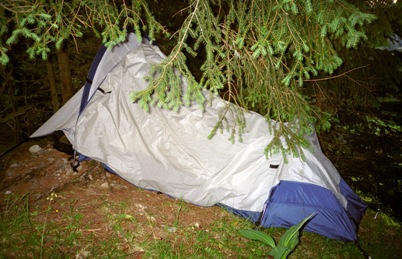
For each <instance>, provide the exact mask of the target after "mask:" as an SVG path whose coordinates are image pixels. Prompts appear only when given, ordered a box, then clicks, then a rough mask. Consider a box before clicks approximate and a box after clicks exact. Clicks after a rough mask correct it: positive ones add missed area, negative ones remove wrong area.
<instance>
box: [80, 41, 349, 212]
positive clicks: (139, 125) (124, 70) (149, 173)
mask: <svg viewBox="0 0 402 259" xmlns="http://www.w3.org/2000/svg"><path fill="white" fill-rule="evenodd" d="M164 58H165V56H164V55H163V54H162V53H161V52H160V50H159V49H158V48H157V47H155V46H152V45H147V44H142V45H140V46H139V47H138V48H136V49H135V50H134V51H132V52H130V53H129V54H128V55H127V57H126V58H124V59H123V60H122V61H121V63H119V64H118V65H117V66H116V67H115V68H114V70H113V71H112V72H111V73H109V74H108V76H107V77H106V78H105V80H104V81H103V83H102V84H101V88H102V89H103V90H104V91H106V92H109V91H110V93H109V94H103V93H101V92H99V91H98V92H96V93H95V94H94V96H93V97H92V99H91V101H90V102H89V104H88V106H87V107H86V108H85V110H84V111H83V113H82V114H81V116H80V117H79V119H78V122H77V125H76V134H75V141H74V143H73V146H74V148H75V149H76V150H78V151H79V152H80V153H81V154H83V155H85V156H87V157H90V158H92V159H95V160H98V161H100V162H102V163H104V164H106V165H107V166H108V167H110V168H111V169H112V170H113V171H114V172H116V173H117V174H119V175H120V176H121V177H123V178H125V179H126V180H127V181H129V182H131V183H133V184H134V185H136V186H139V187H142V188H146V189H151V190H157V191H160V192H163V193H165V194H168V195H170V196H172V197H175V198H178V199H182V200H184V201H187V202H191V203H194V204H197V205H201V206H211V205H214V204H217V203H220V204H224V205H226V206H230V207H232V208H234V209H238V210H245V211H256V212H261V211H262V210H263V209H264V206H265V203H266V201H267V198H268V197H269V195H270V191H271V188H272V187H273V186H275V185H277V184H278V183H279V182H280V181H281V180H289V179H291V180H292V181H298V182H308V183H312V184H315V185H318V186H321V187H324V188H327V189H329V190H330V191H331V192H332V193H333V194H334V196H335V197H336V198H337V199H338V200H339V202H340V203H341V205H342V206H343V207H344V208H346V207H347V200H346V199H345V197H344V196H343V195H342V194H341V192H340V190H339V182H340V179H341V178H340V176H339V174H338V172H337V171H336V169H335V168H334V167H333V165H332V163H331V162H330V161H329V160H328V159H326V158H325V156H324V155H323V154H322V153H321V150H320V148H319V146H318V141H317V139H316V136H315V135H312V136H309V139H310V141H311V142H312V144H313V147H314V153H312V151H310V150H304V152H305V155H306V160H305V161H301V160H300V159H298V158H292V157H289V161H288V163H287V164H285V163H284V162H283V158H282V156H281V155H274V156H272V157H270V158H269V159H267V158H266V157H265V155H264V148H265V146H266V145H267V143H269V142H270V140H271V136H270V135H269V134H268V125H267V122H266V121H265V118H264V117H263V116H261V115H259V114H256V113H253V112H250V113H245V118H246V129H245V133H244V134H243V135H242V139H243V142H241V143H240V142H238V141H236V142H235V143H234V144H232V143H231V142H230V141H229V140H228V139H229V137H230V133H229V132H226V131H223V132H222V133H220V132H218V133H217V134H216V135H215V136H214V137H213V138H212V139H211V140H209V139H208V138H207V136H208V135H209V133H210V132H211V130H212V128H213V126H214V125H215V123H216V120H217V115H218V113H219V111H220V109H221V108H223V107H224V105H226V103H225V102H224V101H223V100H222V99H220V98H214V99H213V102H212V104H211V105H210V106H207V107H206V109H205V111H204V112H202V111H201V110H200V109H199V108H198V106H197V105H192V106H190V107H182V108H181V109H180V110H179V112H177V113H176V112H173V111H168V110H163V109H158V108H154V107H152V108H151V111H150V112H149V113H147V112H145V111H144V110H143V109H141V108H140V107H139V105H138V104H137V103H133V102H132V101H131V100H130V99H129V94H130V93H131V92H133V91H139V90H143V89H145V88H146V87H147V82H146V81H145V80H144V76H146V75H147V74H148V72H149V71H150V69H151V65H152V64H155V63H158V62H161V61H162V60H163V59H164ZM271 164H274V165H279V167H278V168H270V165H271Z"/></svg>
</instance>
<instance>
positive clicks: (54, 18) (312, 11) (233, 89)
mask: <svg viewBox="0 0 402 259" xmlns="http://www.w3.org/2000/svg"><path fill="white" fill-rule="evenodd" d="M146 2H147V1H145V0H133V1H107V0H101V1H99V0H79V1H78V0H72V1H62V0H53V1H44V0H39V1H38V0H37V1H23V0H22V1H12V0H5V1H2V3H0V22H1V23H2V25H4V24H6V25H7V26H1V28H3V29H1V31H0V61H1V63H2V64H6V63H7V62H8V56H7V51H8V49H9V48H11V46H12V45H13V44H15V43H16V42H18V40H19V39H21V38H24V39H25V40H26V39H28V40H29V41H30V42H32V44H31V45H30V47H29V48H28V50H27V52H28V54H29V56H30V57H34V56H37V55H39V56H41V57H42V58H46V57H47V54H48V53H49V51H50V47H51V46H55V47H56V48H59V47H60V46H61V43H62V42H63V41H65V40H66V39H68V38H69V37H70V36H71V37H72V38H73V39H74V38H76V37H81V36H82V35H83V33H84V31H85V29H88V28H89V29H92V30H93V31H94V32H95V33H96V34H97V35H98V36H99V37H101V38H102V41H103V42H104V43H105V44H106V46H108V47H111V46H113V45H115V44H117V43H118V42H120V41H123V40H124V38H125V35H126V33H127V30H128V28H129V27H132V28H134V30H135V32H136V33H137V35H138V37H141V31H147V32H148V34H149V37H150V38H151V39H154V35H155V33H156V32H162V33H165V34H166V35H167V32H166V31H165V29H164V28H163V27H162V25H161V24H159V23H158V22H157V21H156V20H155V18H154V17H153V15H152V13H151V9H152V8H150V6H149V5H148V4H147V3H146ZM188 2H189V5H188V7H187V8H185V9H184V10H181V13H187V14H186V19H185V20H184V22H183V24H182V26H181V28H180V29H179V30H178V31H177V32H176V33H175V34H174V36H175V39H177V43H176V45H175V46H174V48H173V49H172V51H171V52H170V54H169V55H168V57H167V59H166V60H164V61H163V62H162V63H161V64H158V65H157V66H155V67H153V69H152V71H151V73H150V75H149V76H148V80H149V88H148V89H146V90H144V91H141V92H137V93H133V94H132V98H133V100H135V101H138V102H139V103H140V105H141V106H142V107H143V108H144V109H145V110H149V108H150V106H157V107H162V108H165V109H173V110H178V109H179V108H180V106H181V105H191V104H192V103H193V102H196V103H198V104H199V105H200V107H201V109H202V108H203V107H205V106H206V105H208V103H209V102H208V101H209V100H210V98H211V97H213V96H214V95H218V94H221V95H222V96H224V98H225V99H226V100H227V101H228V103H227V105H226V107H225V108H224V109H223V110H222V111H221V113H220V116H219V118H217V124H216V127H215V129H214V130H213V132H211V135H210V136H209V137H212V136H213V135H214V134H215V133H216V132H218V130H224V129H229V130H231V132H232V138H231V140H232V141H235V140H236V136H238V139H237V140H241V134H242V132H243V130H244V127H245V122H244V118H243V116H242V114H243V113H244V112H248V111H250V110H251V111H255V112H258V113H260V114H262V115H263V116H265V118H266V119H267V121H268V122H269V127H270V131H271V133H272V134H273V136H274V139H273V141H272V142H271V143H267V148H266V154H267V155H269V154H271V152H282V153H283V154H289V153H290V154H293V155H296V156H298V155H302V149H301V147H308V142H307V141H306V140H305V139H304V136H305V135H306V134H309V133H311V132H312V131H313V130H314V129H316V130H318V131H320V130H326V129H329V128H330V126H331V118H332V117H331V113H330V112H329V110H327V111H325V110H322V109H320V108H321V107H320V106H319V105H316V102H317V100H316V99H314V98H309V93H310V91H309V89H308V87H306V81H309V80H315V79H317V78H318V77H325V76H328V74H334V73H337V71H338V70H337V69H339V67H340V66H341V65H342V64H344V63H345V62H346V61H348V60H345V59H344V58H343V59H342V57H341V55H340V54H339V53H340V51H341V50H343V49H353V48H356V47H358V45H359V44H360V43H361V42H362V41H364V40H366V39H367V38H368V33H367V28H368V27H367V25H368V24H370V23H372V22H373V21H374V20H375V19H376V16H375V15H373V14H372V13H373V12H372V10H369V9H365V12H363V11H361V10H363V9H362V8H360V6H359V8H360V9H359V8H357V7H356V6H357V5H358V3H359V2H356V3H355V5H352V4H351V1H344V0H336V1H335V0H332V1H331V0H330V1H312V0H277V1H270V0H253V1H252V0H245V1H235V0H191V1H188ZM155 5H156V7H155V8H157V3H155ZM7 30H8V31H7ZM381 37H382V39H383V38H384V35H382V36H381ZM381 37H380V35H379V37H378V39H381ZM379 41H381V40H379ZM190 42H191V44H190ZM200 52H205V58H204V57H202V58H200V59H202V65H201V66H200V70H201V72H202V75H201V77H200V78H199V79H198V78H195V77H194V76H193V74H192V73H191V72H190V70H189V68H188V65H187V64H186V61H187V57H188V55H191V56H197V55H198V53H200ZM184 80H185V81H186V82H187V84H188V87H187V88H186V89H183V88H182V82H183V81H184ZM205 89H206V90H209V92H210V93H211V95H210V96H208V95H204V93H205V91H204V90H205ZM233 104H236V105H233ZM282 138H284V139H285V142H283V141H281V139H282Z"/></svg>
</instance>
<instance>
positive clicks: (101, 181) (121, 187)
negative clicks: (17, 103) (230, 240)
mask: <svg viewBox="0 0 402 259" xmlns="http://www.w3.org/2000/svg"><path fill="white" fill-rule="evenodd" d="M34 145H39V146H40V147H41V149H40V150H39V151H37V152H34V153H32V152H30V150H29V149H30V148H31V147H32V146H34ZM70 158H71V157H69V155H67V154H65V153H62V152H59V151H57V150H55V149H54V148H53V147H52V144H51V143H50V142H45V141H42V142H37V143H34V142H29V143H24V144H23V145H21V146H19V147H18V148H16V149H15V150H13V151H12V152H10V153H8V154H7V155H5V156H3V157H2V158H1V159H0V169H2V170H1V175H0V180H1V182H0V204H1V206H4V204H5V200H6V198H7V196H9V195H20V196H23V195H27V194H29V204H30V207H31V208H37V209H39V210H46V208H47V206H48V205H49V197H51V195H52V193H56V194H57V201H58V203H57V204H53V205H52V208H54V211H52V213H51V219H52V220H58V217H59V216H58V215H62V214H63V213H64V214H65V213H66V212H67V211H68V210H71V207H72V206H74V208H76V209H77V208H78V209H79V212H80V214H81V215H83V218H82V220H84V221H86V222H87V223H88V224H90V226H91V227H90V229H87V230H86V231H91V232H92V234H95V235H97V236H98V237H99V238H100V239H102V237H101V235H108V233H109V232H108V229H107V228H108V227H110V226H108V225H107V224H105V216H104V215H105V214H104V213H103V215H101V214H102V211H103V212H104V211H105V210H104V209H103V210H101V209H100V208H104V207H105V205H104V204H105V203H107V204H108V206H109V208H108V209H109V210H110V213H113V209H112V208H110V204H116V205H118V204H123V203H124V204H125V205H124V211H125V213H127V215H130V216H133V217H134V218H136V219H140V222H138V223H139V224H138V225H139V226H141V228H143V229H142V230H141V231H145V232H148V233H150V235H151V236H150V237H149V236H148V237H147V238H151V239H163V238H164V235H166V227H169V226H170V227H171V226H174V222H175V221H178V220H179V221H180V225H181V226H183V225H185V226H190V227H194V228H206V227H208V225H210V224H212V223H213V222H214V221H217V220H225V218H228V217H230V216H231V214H229V213H228V212H226V211H224V210H223V209H222V208H219V207H216V206H214V207H208V208H204V207H198V206H195V205H191V204H185V205H184V206H185V209H182V208H183V206H182V205H180V203H183V202H181V201H178V200H175V199H172V198H170V197H168V196H166V195H164V194H160V193H157V192H152V191H147V190H142V189H139V188H137V187H135V186H133V185H131V184H130V183H128V182H126V181H125V180H123V179H122V178H120V177H119V176H117V175H114V174H111V173H108V172H106V171H105V170H104V169H103V167H102V165H101V164H100V163H98V162H95V161H84V162H82V163H81V165H80V166H79V167H78V168H77V172H75V171H74V170H73V168H72V166H71V162H72V161H71V160H70ZM63 204H69V205H65V206H64V205H63ZM178 210H180V213H178ZM119 213H121V211H120V212H119ZM178 217H180V218H178ZM59 218H61V217H59ZM60 220H61V219H60ZM84 223H85V222H84ZM136 231H138V230H136ZM138 253H141V251H139V252H138Z"/></svg>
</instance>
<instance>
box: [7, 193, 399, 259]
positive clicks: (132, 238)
mask: <svg viewBox="0 0 402 259" xmlns="http://www.w3.org/2000/svg"><path fill="white" fill-rule="evenodd" d="M100 204H101V205H99V206H95V207H92V206H93V205H92V204H89V205H87V207H89V208H87V210H88V209H89V210H90V211H91V213H92V214H91V215H87V214H88V213H87V212H88V211H86V210H85V208H84V207H79V206H78V205H77V201H75V200H68V199H65V198H64V199H61V198H60V197H57V196H55V195H53V196H50V197H49V199H48V200H46V201H43V202H42V203H41V204H40V205H37V206H36V207H34V208H31V207H30V202H29V196H28V195H26V196H23V197H15V196H12V195H9V196H7V199H6V200H5V203H4V204H3V205H2V208H1V211H0V235H1V236H0V258H27V257H29V258H61V257H62V258H65V257H71V258H135V257H142V258H194V257H196V258H261V257H267V255H268V253H269V251H270V248H269V247H267V246H265V245H263V244H261V243H260V242H257V241H252V240H249V239H247V238H245V237H243V236H241V235H240V234H239V230H240V229H249V228H254V225H253V224H252V223H250V222H249V221H247V220H243V219H241V218H238V217H236V216H233V215H231V214H223V215H224V216H222V217H221V219H220V220H216V221H214V222H212V223H211V224H209V225H202V226H200V225H198V223H196V222H193V223H188V222H187V223H184V222H183V221H182V217H181V216H182V213H185V212H188V211H190V210H191V207H188V206H187V205H186V204H185V203H183V202H182V201H176V202H173V206H174V208H175V209H174V210H173V212H174V214H175V215H171V216H172V217H171V221H170V223H168V224H166V223H163V224H162V223H161V222H159V221H158V218H157V215H155V214H153V213H154V212H152V210H150V208H147V207H145V206H143V205H140V204H138V203H135V202H133V201H132V200H130V199H129V198H128V199H125V200H124V201H122V202H117V203H112V202H108V201H107V200H102V201H100ZM165 205H166V204H165ZM161 206H164V204H161ZM374 217H375V212H373V211H368V212H367V214H366V216H365V219H364V220H363V222H362V224H361V227H360V229H359V236H360V245H361V247H363V249H364V250H365V251H366V252H367V253H368V254H369V255H370V256H371V258H373V259H374V258H398V256H399V255H400V254H401V248H399V243H400V240H401V239H400V238H401V231H400V227H399V226H397V225H392V224H389V223H388V221H387V220H386V219H384V218H383V217H380V216H379V217H376V218H375V219H374ZM263 231H264V232H265V233H267V234H269V235H270V236H272V237H273V238H274V240H275V241H276V242H278V240H279V239H280V238H281V236H283V234H284V233H285V231H286V229H280V228H270V229H264V230H263ZM289 258H364V255H363V253H362V252H361V250H360V249H359V247H358V246H357V245H356V244H354V243H343V242H339V241H335V240H330V239H328V238H325V237H322V236H319V235H316V234H313V233H307V232H303V233H302V235H301V237H300V245H298V246H297V247H296V249H295V250H294V252H293V253H291V254H290V256H289Z"/></svg>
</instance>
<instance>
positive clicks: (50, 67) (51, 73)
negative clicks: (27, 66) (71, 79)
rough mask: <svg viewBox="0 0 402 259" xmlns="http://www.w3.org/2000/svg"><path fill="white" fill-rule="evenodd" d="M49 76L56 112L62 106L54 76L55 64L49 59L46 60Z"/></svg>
mask: <svg viewBox="0 0 402 259" xmlns="http://www.w3.org/2000/svg"><path fill="white" fill-rule="evenodd" d="M46 68H47V76H48V80H49V87H50V95H51V97H52V104H53V111H54V112H56V111H57V110H58V109H59V108H60V103H59V98H58V94H57V88H56V79H55V77H54V71H53V65H52V63H51V62H50V60H49V59H47V61H46Z"/></svg>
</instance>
